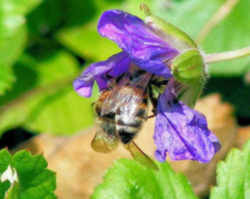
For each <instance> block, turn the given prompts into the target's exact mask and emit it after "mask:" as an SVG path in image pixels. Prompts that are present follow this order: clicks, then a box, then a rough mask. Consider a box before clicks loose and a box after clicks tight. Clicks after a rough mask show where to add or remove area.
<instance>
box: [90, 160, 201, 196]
mask: <svg viewBox="0 0 250 199" xmlns="http://www.w3.org/2000/svg"><path fill="white" fill-rule="evenodd" d="M158 166H159V171H155V170H153V169H152V170H151V169H148V168H146V167H144V166H142V165H141V164H139V163H137V162H136V161H135V160H128V159H121V160H118V161H116V162H115V163H114V166H113V167H112V168H110V169H109V170H108V172H107V173H106V175H105V176H104V179H103V182H102V184H100V185H98V186H97V188H96V189H95V192H94V194H93V195H92V197H91V198H92V199H99V198H102V199H110V198H112V199H130V198H131V199H132V198H133V199H137V198H138V199H139V198H147V199H160V198H171V199H183V198H185V199H196V198H197V197H196V196H195V195H194V193H193V191H192V189H191V186H190V184H189V183H188V181H187V179H186V178H185V177H184V176H183V175H181V174H176V173H174V171H173V170H172V169H171V168H170V166H169V165H168V164H167V163H159V164H158Z"/></svg>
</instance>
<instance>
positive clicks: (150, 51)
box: [98, 10, 178, 78]
mask: <svg viewBox="0 0 250 199" xmlns="http://www.w3.org/2000/svg"><path fill="white" fill-rule="evenodd" d="M98 31H99V33H100V34H101V35H102V36H104V37H107V38H109V39H111V40H113V41H114V42H116V43H117V44H118V45H119V46H120V47H121V48H122V49H123V50H124V51H125V52H127V53H128V54H129V56H130V58H131V59H132V60H133V62H134V63H135V64H137V65H138V66H139V67H141V68H142V69H144V70H146V71H148V72H150V73H153V74H156V75H159V76H163V77H165V78H169V77H171V72H170V69H169V68H168V67H167V64H166V62H167V61H168V60H169V59H172V58H173V57H175V56H176V55H177V54H178V51H177V50H176V49H175V48H173V47H171V46H170V45H169V44H168V43H166V42H165V41H163V40H162V39H161V38H160V37H159V36H157V35H156V34H154V33H153V31H152V29H151V28H150V27H148V26H147V25H146V24H145V23H144V22H143V21H142V20H141V19H139V18H138V17H136V16H133V15H131V14H128V13H126V12H123V11H120V10H109V11H106V12H104V13H103V15H102V16H101V18H100V21H99V24H98Z"/></svg>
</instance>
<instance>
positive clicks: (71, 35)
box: [56, 0, 151, 61]
mask: <svg viewBox="0 0 250 199" xmlns="http://www.w3.org/2000/svg"><path fill="white" fill-rule="evenodd" d="M87 2H89V1H87ZM91 2H92V3H91V6H90V10H88V11H87V12H85V13H86V14H85V17H86V18H87V16H88V19H89V20H82V21H83V22H84V23H81V25H78V26H69V27H66V28H64V29H62V30H60V31H59V32H58V34H57V36H56V38H57V39H58V41H59V42H60V43H61V44H62V45H64V46H66V47H67V48H69V49H71V50H72V51H74V52H75V53H77V54H78V55H79V56H81V57H83V58H85V59H87V60H88V59H89V60H91V61H93V60H104V59H107V58H108V57H110V56H111V55H113V54H114V53H117V52H119V51H121V49H120V48H119V47H118V46H117V45H116V44H115V43H114V42H113V41H110V40H109V39H107V38H103V37H101V36H100V35H99V33H98V32H97V24H98V20H99V17H100V16H101V14H102V13H103V12H104V11H106V10H108V9H123V10H125V11H128V12H131V13H132V14H136V15H140V16H143V15H144V14H143V12H142V11H140V10H139V6H140V3H141V2H145V1H134V0H126V1H122V0H113V1H98V0H92V1H91ZM146 2H148V3H150V2H151V0H147V1H146ZM88 4H89V3H87V5H85V6H86V7H87V6H88ZM150 5H151V4H150ZM86 7H85V10H86ZM78 21H79V20H78Z"/></svg>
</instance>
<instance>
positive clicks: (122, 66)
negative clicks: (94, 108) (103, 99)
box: [73, 52, 130, 97]
mask: <svg viewBox="0 0 250 199" xmlns="http://www.w3.org/2000/svg"><path fill="white" fill-rule="evenodd" d="M129 65H130V58H129V57H128V54H127V53H125V52H120V53H117V54H115V55H113V56H112V57H110V58H109V59H107V60H105V61H101V62H96V63H94V64H91V65H90V66H89V67H88V68H86V69H85V70H84V72H83V73H82V75H81V76H80V77H79V78H77V79H76V80H75V81H74V83H73V86H74V89H75V90H76V92H77V93H78V94H79V95H81V96H83V97H90V96H91V94H92V87H93V85H94V81H96V82H97V84H98V86H99V89H100V90H103V89H105V88H107V84H108V81H109V79H108V78H107V77H106V75H107V74H109V75H110V76H111V77H118V76H119V75H121V74H123V73H124V72H126V71H128V68H129Z"/></svg>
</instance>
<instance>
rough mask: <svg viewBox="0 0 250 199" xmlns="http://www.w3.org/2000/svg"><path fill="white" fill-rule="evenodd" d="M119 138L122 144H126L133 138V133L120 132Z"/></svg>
mask: <svg viewBox="0 0 250 199" xmlns="http://www.w3.org/2000/svg"><path fill="white" fill-rule="evenodd" d="M119 136H120V139H121V141H122V143H123V144H128V143H129V142H130V141H131V140H132V139H133V138H134V137H135V133H129V132H126V131H124V130H120V131H119Z"/></svg>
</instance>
